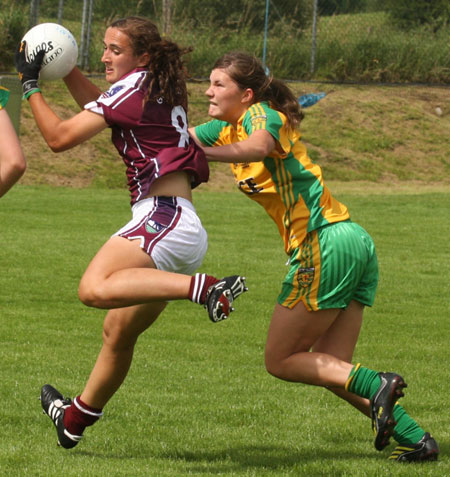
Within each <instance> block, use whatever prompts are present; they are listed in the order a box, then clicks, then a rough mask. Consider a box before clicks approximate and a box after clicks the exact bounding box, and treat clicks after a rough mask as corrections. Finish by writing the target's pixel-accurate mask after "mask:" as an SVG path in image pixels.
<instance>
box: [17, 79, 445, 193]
mask: <svg viewBox="0 0 450 477" xmlns="http://www.w3.org/2000/svg"><path fill="white" fill-rule="evenodd" d="M97 81H98V83H99V85H100V87H101V88H102V89H105V88H106V83H105V82H104V81H102V80H97ZM289 85H290V87H291V88H292V89H293V90H294V92H295V93H296V94H298V96H300V95H301V94H305V93H308V92H311V93H313V92H320V91H324V92H326V93H327V94H326V96H325V98H323V99H322V100H321V101H319V102H318V103H317V104H316V105H314V106H313V107H311V108H308V109H305V114H306V118H305V120H304V121H303V123H302V128H301V129H302V135H303V140H304V142H305V144H306V145H307V147H308V149H309V150H310V151H311V156H312V158H313V160H314V161H316V162H318V163H319V164H320V165H321V166H322V167H323V168H324V170H325V171H326V174H325V179H326V181H336V180H339V181H342V180H343V179H344V183H345V180H350V181H352V183H354V181H358V182H359V183H364V182H360V181H361V180H362V181H364V180H366V181H367V184H372V183H374V182H375V183H377V184H378V185H377V187H378V186H383V184H385V185H386V186H387V187H389V185H391V184H392V183H396V184H399V183H402V182H407V183H409V184H414V187H413V188H417V187H418V185H419V184H421V185H423V186H424V187H426V188H429V187H431V188H432V189H433V190H434V189H435V187H436V184H442V186H443V187H444V188H445V187H446V184H449V183H450V159H449V157H450V147H449V145H448V131H449V130H450V88H437V87H424V86H404V87H398V86H395V87H394V86H392V87H390V86H343V85H331V84H305V83H290V84H289ZM206 86H207V84H206V83H191V84H190V85H189V90H190V110H189V116H190V120H191V124H192V125H195V124H199V123H201V122H204V121H207V120H208V116H207V101H206V98H205V97H204V91H205V89H206ZM43 90H44V96H45V97H46V99H47V101H48V102H49V104H50V105H51V106H52V107H53V108H54V111H55V112H56V113H57V114H58V115H59V116H60V117H61V118H63V119H66V118H68V117H71V116H72V115H74V114H76V113H77V112H78V109H77V108H76V106H75V105H74V103H73V100H72V99H71V97H70V96H69V94H68V93H67V91H66V90H65V87H64V86H63V85H60V84H59V82H53V83H48V84H47V85H44V88H43ZM21 142H22V147H23V149H24V152H25V155H26V157H27V160H28V170H27V172H26V174H25V175H24V177H23V178H22V180H21V182H22V183H23V184H49V185H63V186H68V187H86V186H89V185H91V184H92V183H100V184H112V185H113V186H118V187H122V186H124V166H123V164H122V162H121V160H120V158H119V157H118V154H117V152H116V151H115V149H114V147H113V145H112V144H111V140H110V132H109V130H106V131H104V132H103V133H102V134H100V135H99V136H97V137H95V138H93V139H91V140H90V141H88V142H86V143H85V144H82V145H80V146H78V147H75V148H74V149H72V150H70V151H66V152H63V153H58V154H55V153H53V152H51V151H50V149H49V148H48V146H47V144H46V143H45V141H44V140H43V139H42V136H41V134H40V133H39V130H38V129H37V126H36V124H35V122H34V119H33V117H32V115H31V112H30V109H29V106H28V104H27V103H26V102H24V103H23V107H22V115H21ZM203 187H206V188H208V189H215V190H228V189H230V188H232V187H234V185H233V179H232V175H231V171H230V167H229V165H228V164H213V165H212V167H211V179H210V182H209V183H208V184H206V185H202V188H203ZM365 187H366V186H365Z"/></svg>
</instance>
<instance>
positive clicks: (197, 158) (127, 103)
mask: <svg viewBox="0 0 450 477" xmlns="http://www.w3.org/2000/svg"><path fill="white" fill-rule="evenodd" d="M146 74H147V71H146V70H145V69H143V68H137V69H135V70H133V71H131V72H130V73H128V74H127V75H125V76H124V77H123V78H121V79H120V80H119V81H117V82H116V83H114V84H113V85H112V86H111V88H109V90H108V91H106V92H105V93H102V94H101V95H100V97H99V98H98V99H97V100H96V101H92V102H90V103H88V104H86V106H85V109H87V110H89V111H92V112H94V113H98V114H102V115H103V116H104V118H105V121H106V122H107V123H108V124H109V125H110V126H111V129H112V142H113V144H114V146H116V148H117V150H118V151H119V154H120V155H121V156H122V158H123V161H124V162H125V164H126V166H127V181H128V188H129V190H130V195H131V204H132V205H133V204H134V203H136V202H137V201H139V200H141V199H143V198H144V197H145V196H146V195H148V192H149V189H150V186H151V185H152V183H153V182H154V181H155V179H157V178H158V177H162V176H164V175H165V174H168V173H170V172H175V171H184V172H187V173H188V174H189V175H190V177H191V185H192V188H194V187H196V186H198V185H199V184H200V183H202V182H206V181H207V180H208V177H209V167H208V162H207V160H206V157H205V155H204V153H203V151H202V149H201V148H200V147H198V146H197V145H196V144H195V142H194V141H193V140H192V139H191V138H190V136H189V133H188V122H187V117H186V112H185V110H184V108H183V107H182V106H174V107H171V106H169V105H167V104H166V103H165V102H164V101H163V99H162V98H158V99H157V101H156V102H146V103H145V106H144V98H145V95H146V93H147V88H146V85H145V78H146Z"/></svg>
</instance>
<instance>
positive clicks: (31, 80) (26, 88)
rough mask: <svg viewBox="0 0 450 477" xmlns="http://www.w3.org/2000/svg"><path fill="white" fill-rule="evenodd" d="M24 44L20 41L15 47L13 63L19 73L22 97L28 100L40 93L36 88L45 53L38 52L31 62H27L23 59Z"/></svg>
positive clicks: (42, 51) (37, 87)
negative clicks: (34, 94)
mask: <svg viewBox="0 0 450 477" xmlns="http://www.w3.org/2000/svg"><path fill="white" fill-rule="evenodd" d="M25 46H26V42H25V41H22V42H20V43H19V45H17V50H16V54H15V55H14V63H15V64H16V70H17V72H18V73H19V79H20V81H21V82H22V90H23V97H24V98H26V99H28V98H29V97H30V96H31V95H32V94H33V93H37V92H39V91H40V89H39V86H38V79H39V72H40V71H41V67H42V60H43V59H44V55H45V51H44V50H40V51H38V52H37V53H36V56H35V57H34V58H33V60H32V61H30V62H28V61H27V59H26V57H25Z"/></svg>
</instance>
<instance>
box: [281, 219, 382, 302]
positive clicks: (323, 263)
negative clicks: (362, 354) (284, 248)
mask: <svg viewBox="0 0 450 477" xmlns="http://www.w3.org/2000/svg"><path fill="white" fill-rule="evenodd" d="M289 265H290V269H289V272H288V274H287V275H286V277H285V279H284V281H283V285H282V289H281V293H280V295H279V296H278V303H279V304H280V305H283V306H286V307H288V308H293V307H294V306H295V305H296V304H297V303H298V302H299V301H302V302H303V303H304V305H305V306H306V308H307V309H308V310H310V311H316V310H323V309H327V308H346V307H347V306H348V304H349V303H350V301H351V300H356V301H359V302H360V303H362V304H363V305H368V306H372V305H373V302H374V300H375V292H376V289H377V285H378V261H377V255H376V252H375V245H374V243H373V240H372V237H371V236H370V235H369V234H368V233H367V232H366V231H365V230H364V229H363V228H362V227H360V226H359V225H358V224H355V223H354V222H352V221H351V220H347V221H344V222H337V223H334V224H329V225H326V226H324V227H321V228H319V229H318V230H313V231H312V232H309V233H308V234H307V236H306V238H305V240H304V241H303V243H302V244H301V246H300V247H298V248H296V249H295V250H294V251H293V253H292V254H291V257H290V259H289Z"/></svg>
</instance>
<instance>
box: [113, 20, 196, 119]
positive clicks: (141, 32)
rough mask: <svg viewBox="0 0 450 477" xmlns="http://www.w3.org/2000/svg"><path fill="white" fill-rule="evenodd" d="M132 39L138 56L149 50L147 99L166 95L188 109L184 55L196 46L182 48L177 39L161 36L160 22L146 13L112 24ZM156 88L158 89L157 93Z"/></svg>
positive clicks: (168, 99) (170, 102)
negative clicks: (175, 41)
mask: <svg viewBox="0 0 450 477" xmlns="http://www.w3.org/2000/svg"><path fill="white" fill-rule="evenodd" d="M110 27H111V28H117V29H119V30H120V31H122V32H123V33H125V34H126V35H127V36H128V38H129V39H130V43H131V47H132V49H133V52H134V54H135V56H140V55H142V54H144V53H148V54H149V56H150V62H149V64H148V75H147V82H148V93H147V97H146V100H147V101H156V100H157V98H158V97H162V98H163V99H164V100H165V101H166V102H167V103H168V104H169V105H171V106H177V105H181V106H183V107H184V108H185V109H186V110H187V96H188V94H187V88H186V78H187V70H186V67H185V64H184V62H183V61H182V58H181V57H182V56H183V55H184V54H185V53H189V52H190V51H192V48H190V47H189V48H180V47H179V46H178V45H177V44H176V43H173V42H171V41H170V40H167V39H164V38H161V35H160V34H159V31H158V28H157V26H156V25H155V24H154V23H153V22H151V21H150V20H148V19H146V18H142V17H133V16H131V17H126V18H121V19H119V20H115V21H113V22H112V23H111V25H110ZM154 91H157V93H156V94H157V96H155V94H154Z"/></svg>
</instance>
